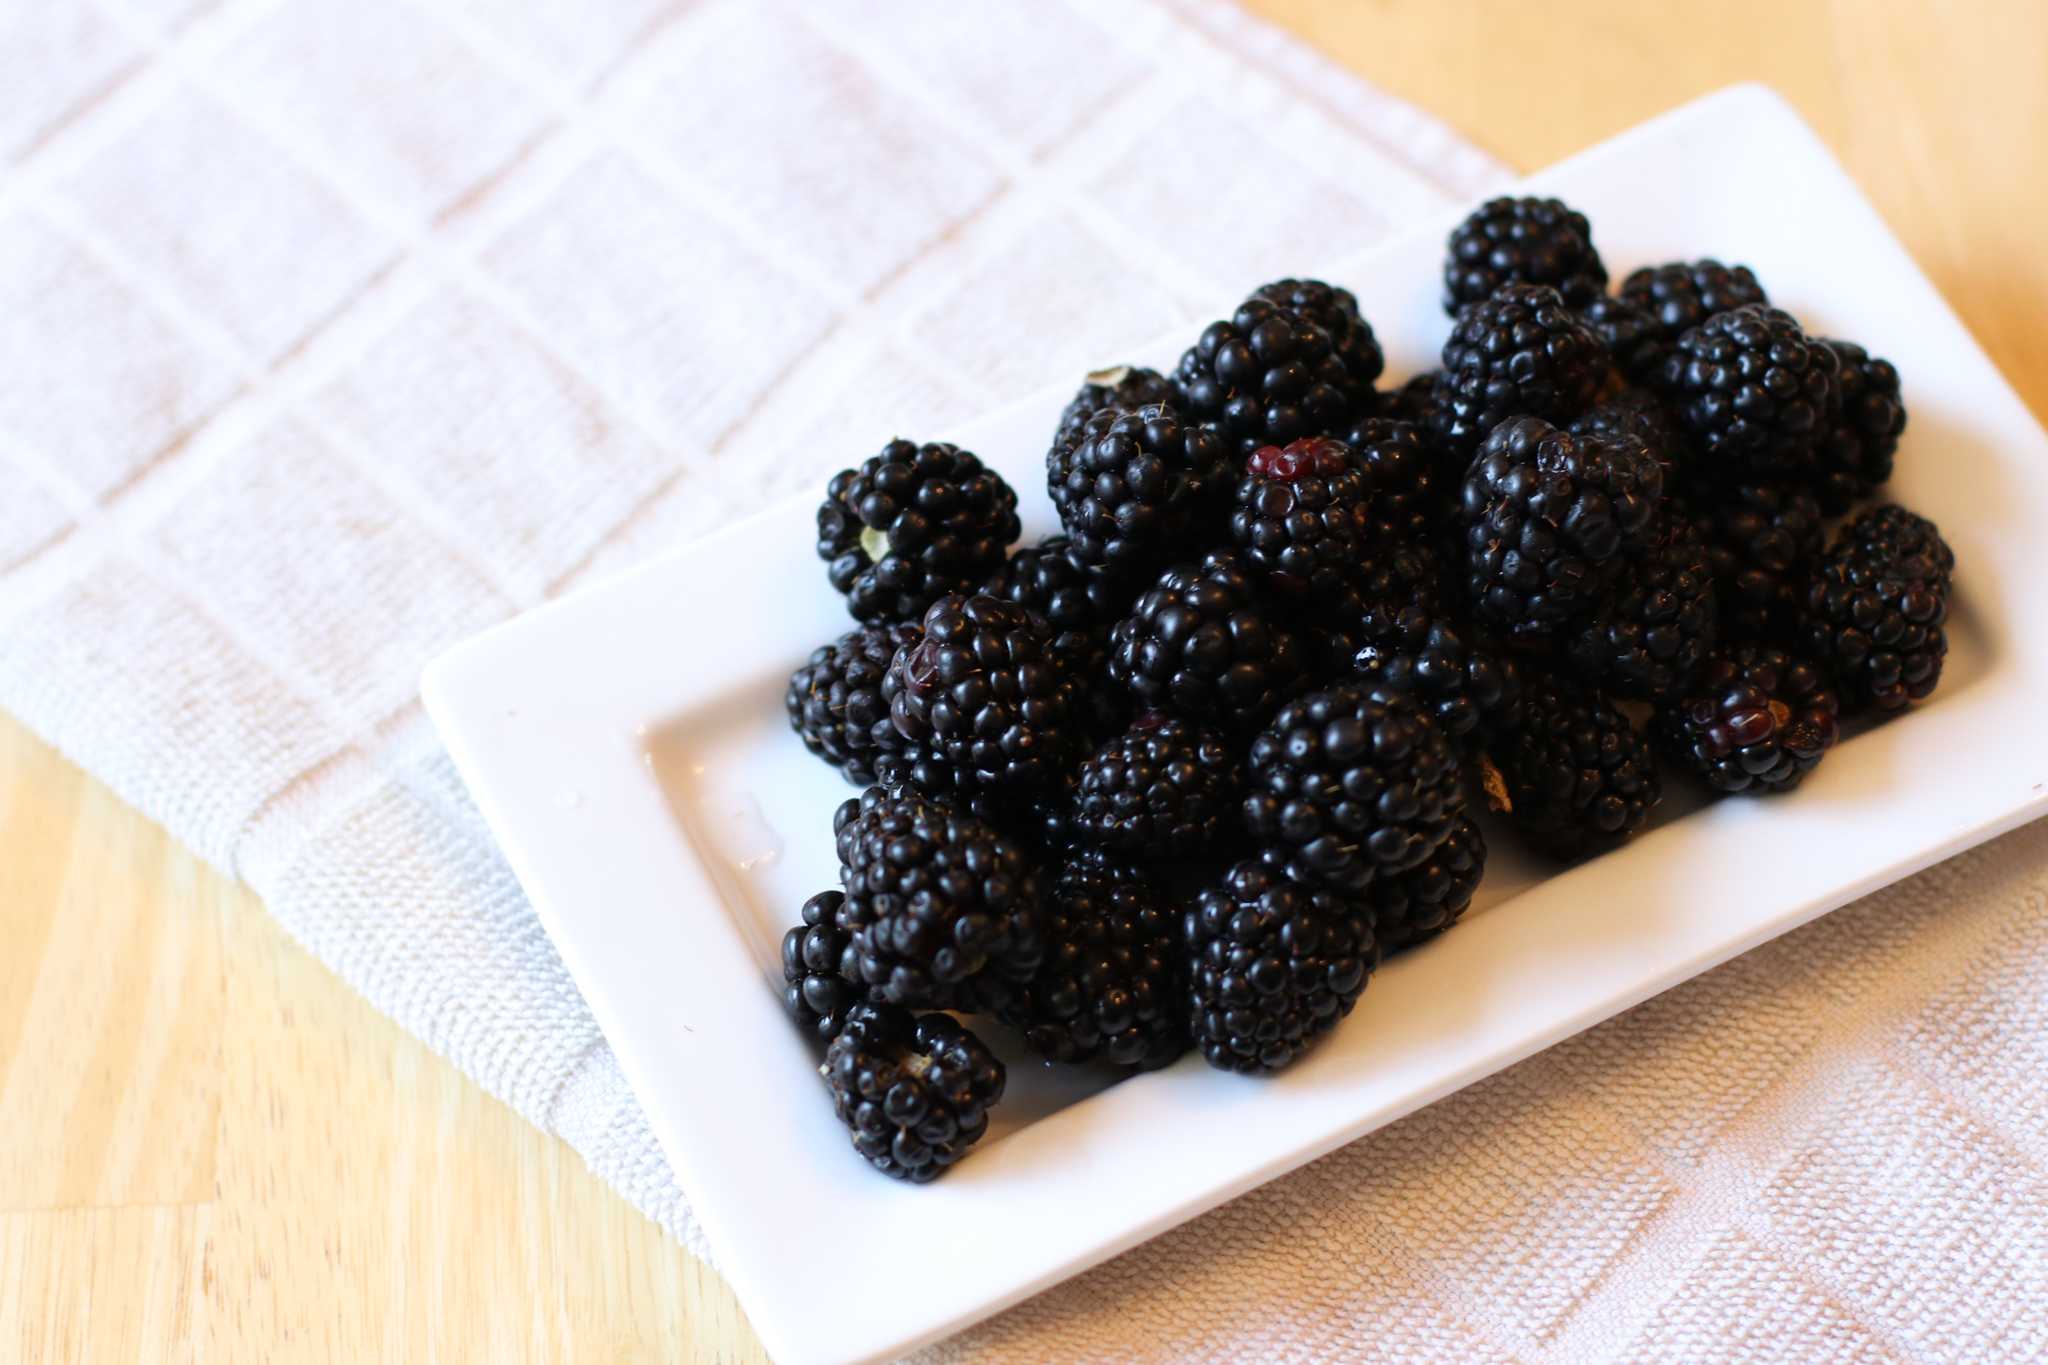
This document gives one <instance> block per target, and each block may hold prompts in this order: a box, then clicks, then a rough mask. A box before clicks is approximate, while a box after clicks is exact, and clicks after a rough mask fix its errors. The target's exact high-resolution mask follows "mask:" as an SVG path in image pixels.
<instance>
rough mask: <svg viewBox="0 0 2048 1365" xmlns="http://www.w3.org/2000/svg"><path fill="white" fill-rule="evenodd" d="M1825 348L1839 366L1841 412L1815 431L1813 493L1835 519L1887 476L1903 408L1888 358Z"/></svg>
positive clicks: (1843, 344)
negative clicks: (1817, 473) (1817, 438)
mask: <svg viewBox="0 0 2048 1365" xmlns="http://www.w3.org/2000/svg"><path fill="white" fill-rule="evenodd" d="M1827 344H1828V346H1829V347H1830V348H1831V349H1832V350H1833V351H1834V353H1835V358H1836V359H1837V360H1838V361H1840V362H1841V373H1840V374H1839V375H1838V376H1837V377H1836V385H1837V387H1838V388H1839V389H1840V391H1841V408H1840V410H1839V411H1837V412H1836V413H1835V415H1834V419H1833V420H1832V421H1830V422H1829V423H1828V424H1827V427H1826V429H1825V430H1824V431H1822V433H1821V438H1820V484H1819V488H1818V491H1819V493H1820V500H1821V505H1822V506H1823V507H1824V508H1826V509H1827V512H1828V514H1829V515H1830V516H1840V515H1841V514H1842V513H1844V512H1846V511H1848V510H1849V509H1850V508H1851V507H1854V506H1855V505H1856V504H1857V503H1859V502H1862V501H1863V500H1864V499H1865V498H1867V497H1869V496H1870V495H1871V494H1873V493H1875V492H1876V491H1877V490H1878V489H1880V488H1882V487H1883V486H1884V485H1885V483H1886V482H1887V481H1888V480H1889V479H1890V478H1891V476H1892V462H1893V458H1894V457H1895V456H1896V455H1897V454H1898V450H1899V436H1900V434H1901V433H1902V432H1904V431H1905V429H1906V405H1905V403H1904V402H1903V401H1902V400H1901V399H1900V397H1899V372H1898V371H1897V370H1895V369H1893V368H1892V363H1891V362H1890V361H1889V360H1879V359H1878V358H1877V357H1875V356H1873V355H1871V354H1870V353H1869V352H1867V351H1865V350H1864V349H1863V348H1862V347H1861V346H1858V345H1856V344H1855V343H1854V342H1850V341H1830V342H1828V343H1827Z"/></svg>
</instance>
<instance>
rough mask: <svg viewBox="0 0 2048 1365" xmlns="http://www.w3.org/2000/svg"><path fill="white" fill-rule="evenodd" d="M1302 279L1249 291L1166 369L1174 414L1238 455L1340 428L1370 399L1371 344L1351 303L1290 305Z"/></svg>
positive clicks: (1374, 360)
mask: <svg viewBox="0 0 2048 1365" xmlns="http://www.w3.org/2000/svg"><path fill="white" fill-rule="evenodd" d="M1303 283H1304V282H1302V281H1293V280H1281V281H1278V282H1276V283H1274V284H1271V285H1267V286H1265V287H1264V288H1262V289H1259V290H1257V291H1255V292H1254V293H1253V294H1252V296H1251V297H1250V298H1248V299H1246V300H1245V301H1244V302H1243V303H1242V304H1240V305H1238V308H1237V311H1236V312H1235V313H1233V314H1232V315H1231V317H1230V320H1229V321H1228V322H1212V323H1210V324H1209V326H1208V328H1207V329H1206V330H1204V331H1203V333H1202V335H1201V339H1200V340H1198V341H1196V343H1195V344H1194V345H1193V346H1191V347H1189V348H1188V351H1187V353H1186V354H1185V355H1183V356H1182V357H1181V360H1180V367H1179V368H1178V369H1176V370H1175V371H1174V373H1173V385H1174V389H1175V390H1176V391H1177V392H1178V393H1179V395H1180V406H1181V408H1182V409H1183V410H1184V411H1185V412H1186V413H1187V414H1188V415H1189V416H1190V417H1191V418H1193V419H1194V420H1196V421H1199V422H1205V423H1209V424H1212V425H1214V426H1215V427H1216V428H1217V429H1218V430H1219V431H1221V432H1222V433H1223V434H1224V436H1225V437H1226V438H1227V439H1228V440H1229V441H1230V442H1231V443H1232V444H1233V446H1234V447H1235V449H1236V453H1238V454H1240V455H1248V454H1250V453H1251V452H1252V451H1254V450H1257V449H1258V448H1259V447H1260V446H1265V445H1279V446H1284V445H1286V444H1287V443H1288V442H1290V441H1298V440H1300V439H1301V438H1303V437H1304V436H1316V435H1320V434H1322V433H1325V432H1330V431H1335V430H1338V429H1339V428H1341V427H1342V426H1343V425H1344V424H1345V423H1346V422H1348V421H1350V420H1351V418H1352V417H1354V416H1356V415H1357V414H1358V413H1360V412H1363V411H1364V410H1365V409H1366V408H1367V407H1368V406H1369V405H1370V404H1371V402H1372V400H1373V393H1372V383H1373V380H1375V379H1377V378H1378V377H1379V372H1380V363H1381V362H1380V354H1379V347H1378V345H1377V344H1373V343H1371V336H1372V329H1371V328H1369V327H1367V326H1366V325H1365V322H1364V319H1362V318H1360V317H1358V306H1357V304H1356V302H1355V301H1353V300H1352V299H1351V296H1350V295H1349V294H1346V293H1344V292H1343V291H1341V290H1331V291H1330V292H1329V296H1328V297H1327V298H1325V299H1322V300H1320V301H1319V305H1318V306H1314V307H1306V308H1300V307H1295V306H1293V304H1292V303H1291V300H1292V299H1294V298H1295V297H1298V295H1299V289H1300V287H1301V285H1302V284H1303ZM1306 283H1310V284H1312V283H1314V282H1313V281H1308V282H1306Z"/></svg>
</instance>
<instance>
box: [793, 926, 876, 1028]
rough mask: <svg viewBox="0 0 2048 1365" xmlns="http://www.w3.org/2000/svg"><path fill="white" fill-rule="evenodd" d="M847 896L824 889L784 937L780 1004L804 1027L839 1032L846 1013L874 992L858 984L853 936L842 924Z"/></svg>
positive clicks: (843, 1023) (798, 1024) (844, 1022)
mask: <svg viewBox="0 0 2048 1365" xmlns="http://www.w3.org/2000/svg"><path fill="white" fill-rule="evenodd" d="M845 904H846V895H845V893H844V892H840V891H820V892H819V893H818V894H817V895H815V896H813V897H811V898H810V899H809V900H807V901H805V902H804V908H803V914H802V919H803V923H802V924H800V925H797V926H796V927H795V928H793V929H791V930H790V931H789V932H788V933H786V934H784V935H783V936H782V1007H783V1008H784V1009H785V1010H787V1011H788V1012H789V1017H790V1018H792V1019H794V1020H796V1022H797V1026H798V1027H799V1028H801V1029H803V1031H804V1032H806V1033H808V1034H811V1035H813V1036H814V1037H816V1038H819V1039H821V1040H823V1041H825V1042H830V1041H831V1040H832V1039H834V1038H837V1037H838V1036H839V1030H840V1029H841V1028H843V1027H844V1026H845V1024H846V1016H847V1012H848V1011H849V1010H851V1009H852V1008H853V1007H854V1006H855V1005H857V1004H860V1003H861V1002H862V1001H863V1000H866V999H869V998H870V997H871V995H872V994H873V993H872V991H871V989H870V988H869V987H866V986H863V985H860V984H859V966H858V963H857V962H856V960H855V958H854V957H853V954H852V948H853V935H852V933H851V932H849V931H848V930H846V929H845V928H843V927H841V925H840V923H839V912H840V909H841V908H842V907H843V906H844V905H845Z"/></svg>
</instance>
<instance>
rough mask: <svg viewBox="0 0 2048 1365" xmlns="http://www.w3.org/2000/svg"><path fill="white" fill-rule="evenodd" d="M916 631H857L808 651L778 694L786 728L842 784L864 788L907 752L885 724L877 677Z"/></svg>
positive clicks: (886, 627) (889, 627) (879, 627)
mask: <svg viewBox="0 0 2048 1365" xmlns="http://www.w3.org/2000/svg"><path fill="white" fill-rule="evenodd" d="M919 633H920V632H919V631H918V628H917V627H916V626H914V625H910V624H907V623H902V622H899V623H895V624H876V625H867V626H859V627H856V628H855V629H853V630H850V631H848V632H847V633H846V634H844V635H842V636H840V637H839V638H838V639H837V640H834V641H833V642H832V643H831V644H829V645H820V646H819V647H818V648H817V649H816V650H814V651H812V653H811V657H810V659H809V660H808V661H806V662H805V664H804V665H803V667H801V668H799V669H797V671H796V672H794V673H792V674H790V676H789V686H788V688H787V689H785V690H784V692H783V694H782V705H783V709H784V710H785V711H787V712H788V714H789V728H790V729H792V730H794V731H796V733H797V737H798V738H799V739H801V740H802V741H803V743H804V747H805V748H806V749H809V750H810V751H811V752H812V753H814V754H816V755H817V756H818V757H820V758H822V759H824V760H825V761H826V762H827V763H830V764H831V765H832V766H833V767H835V768H837V769H838V770H839V771H840V773H841V774H842V775H843V776H844V777H845V778H846V780H847V781H849V782H852V783H854V784H856V785H858V786H866V785H868V784H869V783H871V782H873V781H875V780H876V778H877V777H878V776H879V774H878V772H877V770H876V765H877V763H878V762H879V761H881V760H882V759H883V758H884V757H885V756H887V755H892V754H902V753H905V752H907V751H908V750H909V749H910V748H911V747H912V746H911V744H910V741H909V740H907V739H905V738H903V736H902V735H900V734H898V733H897V732H896V726H895V724H894V723H893V722H891V721H890V719H889V703H888V702H886V701H884V700H883V698H882V677H883V675H884V674H886V673H887V672H888V671H889V661H890V660H891V659H893V658H895V657H896V651H897V650H898V649H900V648H901V647H903V646H904V645H906V644H913V643H915V642H916V640H917V638H918V635H919Z"/></svg>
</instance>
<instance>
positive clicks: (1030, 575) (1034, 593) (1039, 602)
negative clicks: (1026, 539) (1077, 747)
mask: <svg viewBox="0 0 2048 1365" xmlns="http://www.w3.org/2000/svg"><path fill="white" fill-rule="evenodd" d="M980 592H981V594H982V595H984V596H988V597H998V598H1001V599H1002V600H1004V601H1006V602H1014V603H1016V604H1017V605H1018V606H1020V607H1028V608H1030V609H1031V610H1032V611H1035V612H1037V613H1038V614H1039V615H1040V616H1042V617H1044V618H1045V623H1046V624H1047V625H1048V626H1050V627H1051V628H1052V651H1053V654H1054V656H1055V657H1057V658H1058V659H1059V660H1060V661H1061V662H1063V663H1064V664H1066V666H1067V672H1068V673H1069V674H1071V675H1072V676H1073V678H1074V682H1075V685H1076V686H1077V687H1078V688H1079V689H1080V692H1081V698H1082V705H1081V710H1082V718H1083V721H1084V723H1085V724H1086V726H1087V728H1088V730H1089V731H1090V733H1092V734H1113V733H1115V732H1116V731H1117V730H1119V729H1121V728H1122V726H1123V710H1124V708H1123V706H1122V705H1121V700H1120V697H1119V695H1118V693H1117V690H1116V689H1115V688H1111V687H1105V686H1103V685H1102V684H1103V678H1104V669H1105V664H1106V656H1107V651H1108V649H1109V628H1110V627H1111V626H1112V625H1114V624H1116V620H1117V618H1118V617H1120V616H1122V615H1123V614H1124V612H1125V611H1126V610H1127V609H1128V608H1129V607H1130V604H1131V598H1132V597H1133V596H1134V595H1135V593H1134V591H1133V590H1132V589H1131V588H1130V587H1128V586H1126V585H1125V583H1124V582H1123V581H1122V580H1120V579H1117V578H1115V577H1114V576H1112V575H1110V574H1107V573H1104V572H1103V571H1101V570H1099V569H1096V568H1092V567H1091V566H1089V565H1088V564H1085V563H1083V562H1082V560H1081V557H1080V556H1079V555H1077V554H1075V553H1074V546H1073V542H1072V541H1070V540H1069V539H1068V538H1067V537H1065V536H1047V537H1046V538H1045V539H1044V540H1041V541H1039V542H1038V544H1036V545H1027V546H1025V547H1024V548H1023V549H1021V550H1018V551H1017V552H1016V553H1015V554H1013V555H1011V556H1010V558H1009V559H1008V561H1006V562H1005V563H1004V565H1003V567H1002V568H1000V569H998V570H996V571H995V573H993V574H991V575H990V576H989V578H988V580H987V581H986V582H984V583H983V584H982V585H981V588H980Z"/></svg>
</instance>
